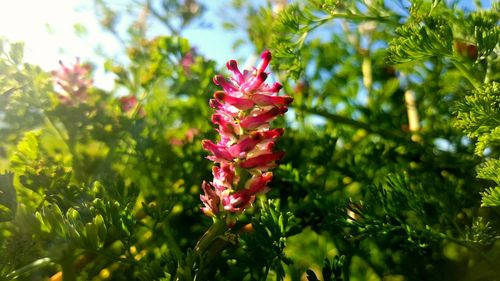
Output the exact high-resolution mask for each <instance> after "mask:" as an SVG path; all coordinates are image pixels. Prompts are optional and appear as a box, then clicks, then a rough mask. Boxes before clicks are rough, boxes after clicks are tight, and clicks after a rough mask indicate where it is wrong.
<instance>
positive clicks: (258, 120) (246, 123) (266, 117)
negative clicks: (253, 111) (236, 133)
mask: <svg viewBox="0 0 500 281" xmlns="http://www.w3.org/2000/svg"><path fill="white" fill-rule="evenodd" d="M287 110H288V108H286V107H279V108H278V107H273V108H271V109H270V110H268V111H266V112H264V113H262V114H259V115H256V116H248V117H246V118H245V119H243V120H241V122H240V125H241V127H242V128H243V129H247V130H252V129H255V128H258V127H259V126H261V125H264V124H267V123H268V122H270V121H271V120H272V119H273V118H274V117H276V116H277V115H279V114H283V113H285V112H287Z"/></svg>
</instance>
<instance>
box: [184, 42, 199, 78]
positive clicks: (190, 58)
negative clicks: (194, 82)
mask: <svg viewBox="0 0 500 281" xmlns="http://www.w3.org/2000/svg"><path fill="white" fill-rule="evenodd" d="M196 56H197V52H196V48H191V50H190V51H189V52H187V54H185V55H184V57H182V59H181V65H182V68H183V69H184V72H186V74H190V73H191V65H193V63H194V58H195V57H196Z"/></svg>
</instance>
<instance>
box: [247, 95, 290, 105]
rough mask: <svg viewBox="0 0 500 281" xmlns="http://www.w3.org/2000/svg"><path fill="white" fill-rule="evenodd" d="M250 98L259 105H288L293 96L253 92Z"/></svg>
mask: <svg viewBox="0 0 500 281" xmlns="http://www.w3.org/2000/svg"><path fill="white" fill-rule="evenodd" d="M251 99H252V101H253V102H255V104H257V105H260V106H266V105H274V106H283V105H289V104H290V103H292V101H293V98H292V97H289V96H269V95H263V94H253V95H252V97H251Z"/></svg>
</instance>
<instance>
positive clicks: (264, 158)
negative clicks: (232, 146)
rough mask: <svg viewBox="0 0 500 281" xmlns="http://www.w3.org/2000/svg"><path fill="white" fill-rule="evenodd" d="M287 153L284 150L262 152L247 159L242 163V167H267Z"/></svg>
mask: <svg viewBox="0 0 500 281" xmlns="http://www.w3.org/2000/svg"><path fill="white" fill-rule="evenodd" d="M284 155H285V153H284V152H282V151H278V152H273V153H268V154H262V155H259V156H256V157H253V158H250V159H247V160H244V161H242V162H241V163H240V167H241V168H245V169H250V168H263V169H267V168H270V167H272V166H273V162H274V161H276V160H279V159H281V158H283V156H284Z"/></svg>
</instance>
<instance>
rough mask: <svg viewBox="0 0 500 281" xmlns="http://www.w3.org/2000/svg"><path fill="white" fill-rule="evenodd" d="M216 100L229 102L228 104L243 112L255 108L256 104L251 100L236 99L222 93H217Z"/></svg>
mask: <svg viewBox="0 0 500 281" xmlns="http://www.w3.org/2000/svg"><path fill="white" fill-rule="evenodd" d="M214 98H216V99H218V100H221V101H224V102H227V103H228V104H230V105H232V106H234V107H236V108H238V109H241V110H248V109H250V108H252V107H253V106H254V103H253V102H252V101H251V100H249V99H243V98H236V97H233V96H231V95H227V94H225V93H224V92H222V91H217V92H215V93H214Z"/></svg>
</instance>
